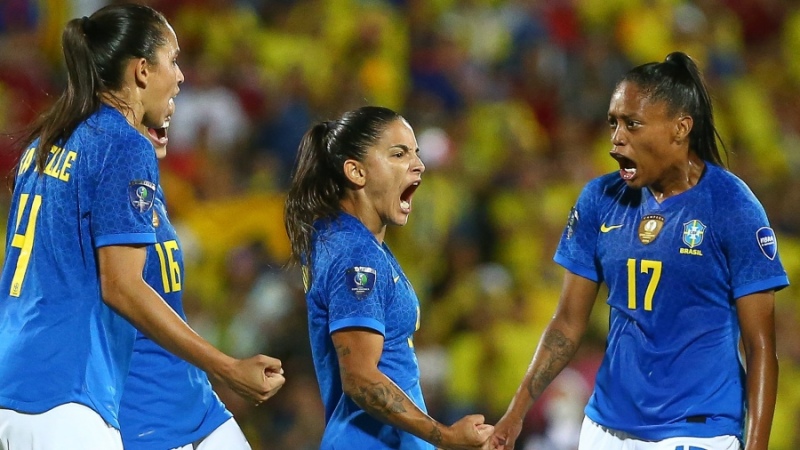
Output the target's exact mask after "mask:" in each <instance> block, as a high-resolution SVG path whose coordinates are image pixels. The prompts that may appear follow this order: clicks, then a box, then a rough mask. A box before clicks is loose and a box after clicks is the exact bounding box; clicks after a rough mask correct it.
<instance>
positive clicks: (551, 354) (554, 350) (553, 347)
mask: <svg viewBox="0 0 800 450" xmlns="http://www.w3.org/2000/svg"><path fill="white" fill-rule="evenodd" d="M542 346H543V347H544V349H546V350H547V351H548V354H547V355H545V356H544V360H543V361H541V362H537V364H536V366H537V367H536V368H535V369H534V372H533V375H532V376H531V380H530V383H529V384H528V394H530V396H531V398H532V399H534V400H535V399H537V398H538V397H539V395H541V394H542V391H544V389H545V388H546V387H547V386H548V385H549V384H550V382H551V381H553V379H554V378H555V377H556V375H558V373H559V372H561V369H563V368H564V366H565V365H566V364H567V363H568V362H569V360H570V359H571V358H572V355H574V354H575V350H576V348H577V345H576V344H575V343H574V342H572V341H571V340H569V338H567V337H566V336H565V335H564V333H562V332H561V331H559V330H550V331H548V332H547V333H546V334H545V335H544V338H543V341H542Z"/></svg>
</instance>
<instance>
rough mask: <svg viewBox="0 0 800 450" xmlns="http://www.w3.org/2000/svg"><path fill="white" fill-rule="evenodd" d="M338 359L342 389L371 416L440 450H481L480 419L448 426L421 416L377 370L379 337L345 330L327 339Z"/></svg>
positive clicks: (484, 430)
mask: <svg viewBox="0 0 800 450" xmlns="http://www.w3.org/2000/svg"><path fill="white" fill-rule="evenodd" d="M331 338H332V339H333V344H334V346H335V348H336V354H337V356H338V358H339V371H340V374H341V378H342V389H343V390H344V393H345V394H346V395H347V396H348V397H350V398H351V399H352V400H353V401H354V402H355V403H356V404H357V405H358V406H360V407H361V408H362V409H363V410H364V411H366V412H367V413H369V414H370V415H371V416H373V417H375V418H377V419H378V420H380V421H382V422H385V423H387V424H389V425H391V426H394V427H397V428H399V429H401V430H404V431H407V432H409V433H411V434H413V435H415V436H417V437H419V438H421V439H424V440H425V441H427V442H430V443H431V444H434V445H436V446H438V447H440V448H443V449H470V448H475V449H477V448H481V445H482V444H483V443H484V442H486V441H487V439H488V437H489V436H490V434H491V427H489V426H488V425H483V416H479V415H474V416H467V417H465V418H463V419H461V420H459V421H458V422H456V423H455V424H453V425H452V426H450V427H448V426H446V425H443V424H441V423H439V422H437V421H436V420H434V419H433V418H431V417H430V416H428V415H427V414H425V413H424V412H423V411H422V410H421V409H420V408H419V407H418V406H417V405H416V404H414V402H413V401H412V400H411V399H410V398H408V396H407V395H406V393H405V392H403V390H402V389H400V388H399V387H398V386H397V385H396V384H395V383H394V382H393V381H392V380H391V379H389V377H387V376H386V375H385V374H384V373H383V372H381V371H380V370H379V369H378V361H379V360H380V357H381V354H382V353H383V336H382V335H380V334H378V333H376V332H374V331H370V330H365V329H359V328H348V329H345V330H341V331H337V332H334V333H333V334H332V335H331Z"/></svg>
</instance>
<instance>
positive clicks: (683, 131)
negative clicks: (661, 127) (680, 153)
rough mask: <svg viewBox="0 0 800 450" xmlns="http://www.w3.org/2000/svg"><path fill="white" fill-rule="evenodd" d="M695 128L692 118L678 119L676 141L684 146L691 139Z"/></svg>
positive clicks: (683, 117)
mask: <svg viewBox="0 0 800 450" xmlns="http://www.w3.org/2000/svg"><path fill="white" fill-rule="evenodd" d="M693 126H694V119H692V116H681V117H678V119H677V121H676V122H675V141H676V142H678V143H681V144H682V143H683V142H684V141H685V140H687V139H689V133H690V132H691V131H692V127H693Z"/></svg>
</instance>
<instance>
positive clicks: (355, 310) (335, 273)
mask: <svg viewBox="0 0 800 450" xmlns="http://www.w3.org/2000/svg"><path fill="white" fill-rule="evenodd" d="M342 253H343V254H342V255H341V257H340V258H337V259H336V260H335V261H334V262H333V264H332V265H331V267H330V268H329V272H328V273H327V274H326V277H325V278H326V280H327V283H326V291H327V293H328V295H329V303H328V311H329V323H328V326H329V331H330V332H331V333H333V332H334V331H337V330H341V329H343V328H350V327H362V328H369V329H372V330H375V331H377V332H378V333H381V334H385V332H386V325H385V324H386V317H385V311H386V302H387V299H388V298H390V296H391V292H390V288H391V284H390V283H388V282H387V280H388V279H390V278H391V268H390V267H389V263H388V261H387V260H386V255H385V254H384V253H383V251H382V250H381V249H380V247H378V245H377V243H376V242H374V241H370V242H365V243H363V244H361V245H357V246H355V247H354V248H351V249H349V251H346V252H342Z"/></svg>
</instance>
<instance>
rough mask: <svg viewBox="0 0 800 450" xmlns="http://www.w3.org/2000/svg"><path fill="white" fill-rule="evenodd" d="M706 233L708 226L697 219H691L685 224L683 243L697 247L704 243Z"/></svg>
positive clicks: (690, 246)
mask: <svg viewBox="0 0 800 450" xmlns="http://www.w3.org/2000/svg"><path fill="white" fill-rule="evenodd" d="M705 233H706V226H705V225H703V222H700V221H699V220H697V219H694V220H690V221H688V222H686V223H685V224H683V243H684V244H686V245H688V246H689V248H695V247H697V246H698V245H700V244H702V243H703V236H704V235H705Z"/></svg>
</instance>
